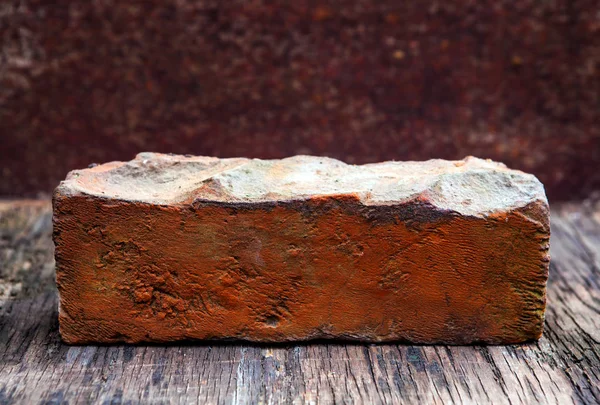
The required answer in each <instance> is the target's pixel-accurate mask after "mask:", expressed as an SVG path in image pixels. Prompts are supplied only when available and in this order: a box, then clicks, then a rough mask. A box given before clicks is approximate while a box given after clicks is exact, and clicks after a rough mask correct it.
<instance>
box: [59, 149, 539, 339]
mask: <svg viewBox="0 0 600 405" xmlns="http://www.w3.org/2000/svg"><path fill="white" fill-rule="evenodd" d="M548 212H549V211H548V203H547V200H546V197H545V194H544V189H543V186H542V184H541V183H540V182H539V181H538V180H537V179H536V178H535V177H534V176H532V175H529V174H526V173H523V172H520V171H516V170H510V169H507V168H506V167H505V166H504V165H503V164H500V163H496V162H492V161H489V160H487V161H486V160H481V159H477V158H472V157H469V158H466V159H465V160H462V161H444V160H430V161H426V162H384V163H378V164H370V165H362V166H354V165H346V164H344V163H342V162H340V161H337V160H333V159H328V158H318V157H309V156H296V157H292V158H287V159H282V160H256V159H255V160H251V159H242V158H236V159H217V158H210V157H193V156H177V155H161V154H152V153H142V154H139V155H138V156H137V157H136V159H134V160H132V161H130V162H112V163H106V164H103V165H99V166H96V167H91V168H88V169H84V170H75V171H72V172H71V173H69V175H68V177H67V179H66V180H65V181H63V182H62V183H61V184H60V185H59V187H58V188H57V189H56V191H55V194H54V242H55V245H56V278H57V285H58V289H59V292H60V310H59V320H60V333H61V335H62V338H63V339H64V340H65V341H66V342H68V343H91V342H102V343H110V342H142V341H150V342H168V341H175V340H182V339H193V340H195V339H245V340H251V341H261V342H275V341H296V340H306V339H315V338H328V339H329V338H341V339H351V340H359V341H369V342H379V341H400V342H415V343H448V344H466V343H475V342H483V343H491V344H498V343H519V342H524V341H528V340H532V339H537V338H539V337H540V336H541V333H542V329H543V322H544V311H545V295H546V280H547V276H548V264H549V256H548V248H549V219H548Z"/></svg>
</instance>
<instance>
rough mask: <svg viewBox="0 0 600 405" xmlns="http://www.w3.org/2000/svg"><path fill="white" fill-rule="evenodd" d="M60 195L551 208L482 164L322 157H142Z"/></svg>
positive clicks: (527, 181) (83, 178)
mask: <svg viewBox="0 0 600 405" xmlns="http://www.w3.org/2000/svg"><path fill="white" fill-rule="evenodd" d="M57 192H58V193H60V194H62V195H77V194H83V195H91V196H96V197H101V198H109V199H117V200H124V201H133V202H142V203H149V204H157V205H173V204H175V205H178V204H189V203H192V202H194V201H208V202H223V203H264V202H277V201H294V200H305V199H309V198H315V197H324V196H336V195H350V196H355V197H356V198H358V199H359V200H360V201H361V202H362V204H364V205H393V204H398V203H405V202H409V201H411V200H417V199H418V200H421V201H424V202H427V203H429V204H431V205H433V206H435V207H437V208H438V209H441V210H451V211H456V212H458V213H460V214H462V215H470V216H483V215H486V214H489V213H494V212H499V211H506V210H509V209H514V208H519V207H524V206H526V205H528V204H530V203H532V202H535V201H538V202H539V201H541V202H543V203H544V204H547V199H546V196H545V192H544V187H543V185H542V184H541V183H540V181H539V180H538V179H537V178H536V177H535V176H533V175H531V174H527V173H523V172H521V171H518V170H511V169H508V168H507V167H506V166H505V165H504V164H502V163H497V162H493V161H491V160H482V159H478V158H474V157H467V158H465V159H463V160H458V161H447V160H439V159H436V160H428V161H424V162H395V161H388V162H383V163H376V164H366V165H349V164H345V163H343V162H341V161H338V160H335V159H330V158H324V157H314V156H294V157H290V158H286V159H281V160H260V159H245V158H230V159H219V158H214V157H204V156H189V155H185V156H184V155H166V154H157V153H140V154H138V155H137V156H136V158H135V159H134V160H132V161H129V162H110V163H106V164H102V165H98V166H95V167H91V168H88V169H82V170H74V171H72V172H70V173H69V175H68V176H67V179H66V180H65V181H63V182H61V184H60V186H59V187H58V189H57Z"/></svg>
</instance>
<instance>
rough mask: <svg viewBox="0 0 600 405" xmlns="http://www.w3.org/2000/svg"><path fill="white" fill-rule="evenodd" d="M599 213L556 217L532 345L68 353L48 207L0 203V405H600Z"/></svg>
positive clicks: (563, 212) (590, 210)
mask: <svg viewBox="0 0 600 405" xmlns="http://www.w3.org/2000/svg"><path fill="white" fill-rule="evenodd" d="M599 208H600V207H599V206H594V205H593V204H587V205H586V204H580V205H563V206H559V207H556V209H554V210H553V212H552V240H551V254H552V263H551V267H550V273H551V274H550V282H549V291H548V311H547V315H546V330H545V333H544V337H543V338H542V339H541V340H540V341H539V342H535V343H531V344H525V345H517V346H494V347H485V346H474V347H473V346H471V347H460V346H406V345H393V344H381V345H369V344H347V343H339V342H338V343H328V342H314V343H306V344H290V345H255V344H248V343H228V344H225V343H223V344H217V343H210V344H175V345H169V346H159V345H148V346H128V345H119V346H67V345H64V344H62V343H61V340H60V337H59V334H58V322H57V292H56V288H55V285H54V262H53V250H52V249H53V248H52V242H51V239H50V235H51V229H52V221H51V213H50V205H49V203H48V202H47V201H10V202H0V404H4V403H13V402H14V403H48V404H58V403H66V402H67V401H68V403H70V404H73V403H89V402H94V403H103V404H120V403H153V404H154V403H156V404H158V403H250V404H255V403H375V404H376V403H477V404H481V403H489V402H494V403H499V404H504V403H506V404H517V403H540V402H541V403H559V404H567V403H572V402H575V403H588V404H589V403H599V402H600V209H599ZM499 299H501V297H499Z"/></svg>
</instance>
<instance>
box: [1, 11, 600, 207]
mask: <svg viewBox="0 0 600 405" xmlns="http://www.w3.org/2000/svg"><path fill="white" fill-rule="evenodd" d="M0 34H1V38H2V48H1V55H0V141H1V146H0V170H1V171H0V175H1V182H0V195H5V196H10V195H12V196H16V195H36V194H37V193H39V192H49V191H51V190H52V189H53V188H54V187H55V186H56V185H57V183H58V181H60V180H61V179H62V178H64V176H65V174H66V172H67V171H68V170H70V169H74V168H81V167H85V166H87V165H88V164H90V163H92V162H104V161H108V160H125V159H130V158H132V157H133V156H134V155H135V153H137V152H139V151H146V150H148V151H163V152H174V153H192V154H203V155H216V156H221V157H229V156H249V157H262V158H279V157H284V156H288V155H293V154H299V153H301V154H315V155H328V156H332V157H336V158H340V159H343V160H345V161H347V162H351V163H363V162H374V161H380V160H388V159H396V160H408V159H410V160H421V159H428V158H449V159H455V158H462V157H464V156H465V155H476V156H480V157H489V158H492V159H495V160H500V161H503V162H505V163H507V164H508V165H509V166H511V167H514V168H519V169H522V170H525V171H528V172H533V173H535V174H536V175H537V176H538V177H539V178H540V179H541V180H542V181H543V182H544V183H545V185H546V188H547V191H548V194H549V197H550V199H551V200H558V199H576V198H581V197H585V196H587V195H589V194H590V193H591V192H592V191H593V190H595V189H600V3H599V2H598V1H597V0H589V1H567V0H557V1H527V0H520V1H512V0H511V1H496V0H489V1H488V0H483V1H457V0H454V1H439V2H438V1H413V2H401V1H395V0H385V1H379V0H377V1H375V0H347V1H289V2H288V1H283V0H276V1H266V0H265V1H195V0H160V1H159V0H149V1H138V2H133V1H117V0H101V1H89V0H77V1H39V0H38V1H34V0H28V1H6V0H4V1H1V2H0Z"/></svg>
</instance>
